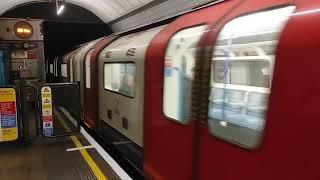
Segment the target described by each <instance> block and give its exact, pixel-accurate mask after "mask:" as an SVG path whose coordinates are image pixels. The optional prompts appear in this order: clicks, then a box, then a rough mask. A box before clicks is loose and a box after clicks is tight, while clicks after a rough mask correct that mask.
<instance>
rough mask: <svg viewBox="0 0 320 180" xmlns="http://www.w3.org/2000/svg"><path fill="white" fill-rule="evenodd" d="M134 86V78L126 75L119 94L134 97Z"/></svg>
mask: <svg viewBox="0 0 320 180" xmlns="http://www.w3.org/2000/svg"><path fill="white" fill-rule="evenodd" d="M133 85H134V78H133V76H132V75H129V74H125V75H124V76H123V79H122V82H121V86H120V89H119V93H121V94H124V95H128V96H133Z"/></svg>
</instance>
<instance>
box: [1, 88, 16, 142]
mask: <svg viewBox="0 0 320 180" xmlns="http://www.w3.org/2000/svg"><path fill="white" fill-rule="evenodd" d="M16 100H17V98H16V90H15V89H14V88H0V142H4V141H15V140H17V139H18V122H17V103H16Z"/></svg>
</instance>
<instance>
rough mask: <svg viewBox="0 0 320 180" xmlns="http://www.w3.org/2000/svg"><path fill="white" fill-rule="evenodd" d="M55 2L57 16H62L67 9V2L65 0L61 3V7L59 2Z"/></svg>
mask: <svg viewBox="0 0 320 180" xmlns="http://www.w3.org/2000/svg"><path fill="white" fill-rule="evenodd" d="M55 1H56V8H57V15H60V14H61V13H62V12H63V10H64V8H65V4H66V2H65V0H63V1H61V2H60V5H59V0H55Z"/></svg>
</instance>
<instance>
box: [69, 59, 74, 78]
mask: <svg viewBox="0 0 320 180" xmlns="http://www.w3.org/2000/svg"><path fill="white" fill-rule="evenodd" d="M73 57H74V55H72V56H71V58H70V61H69V63H70V64H69V65H70V82H73Z"/></svg>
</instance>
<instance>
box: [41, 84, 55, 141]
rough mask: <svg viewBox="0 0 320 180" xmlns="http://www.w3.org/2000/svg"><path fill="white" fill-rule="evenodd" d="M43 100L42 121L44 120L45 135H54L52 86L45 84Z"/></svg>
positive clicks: (42, 91) (42, 93)
mask: <svg viewBox="0 0 320 180" xmlns="http://www.w3.org/2000/svg"><path fill="white" fill-rule="evenodd" d="M41 101H42V119H43V120H42V121H43V135H44V136H52V135H53V116H52V96H51V88H50V87H48V86H44V87H42V89H41Z"/></svg>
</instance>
